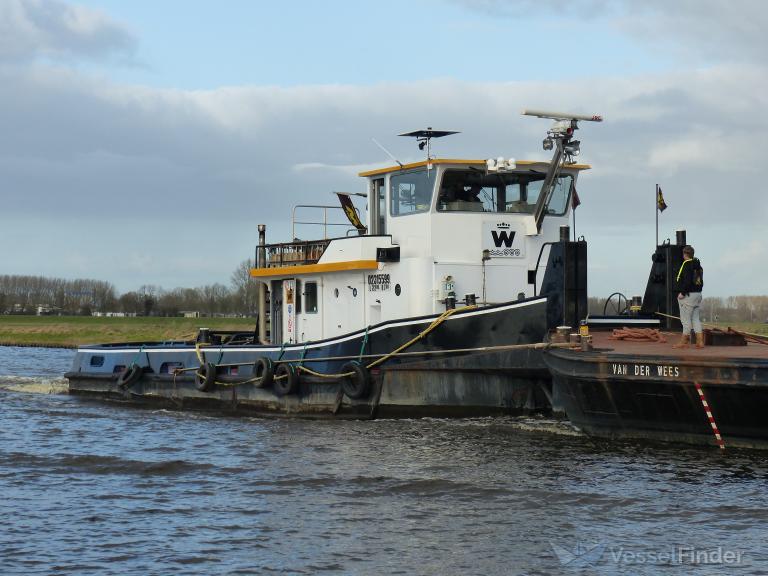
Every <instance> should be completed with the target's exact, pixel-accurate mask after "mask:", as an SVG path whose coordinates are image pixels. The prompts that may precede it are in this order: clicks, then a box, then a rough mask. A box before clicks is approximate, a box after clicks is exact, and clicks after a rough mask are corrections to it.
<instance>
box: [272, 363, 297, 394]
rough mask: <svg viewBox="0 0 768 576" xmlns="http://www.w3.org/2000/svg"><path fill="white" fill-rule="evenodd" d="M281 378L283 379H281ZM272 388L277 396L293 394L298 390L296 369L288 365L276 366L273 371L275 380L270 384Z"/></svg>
mask: <svg viewBox="0 0 768 576" xmlns="http://www.w3.org/2000/svg"><path fill="white" fill-rule="evenodd" d="M281 376H285V377H284V378H281ZM272 388H273V389H274V390H275V394H276V395H278V396H287V395H288V394H295V393H296V391H297V390H298V389H299V373H298V371H297V370H296V367H295V366H294V365H293V364H288V363H282V364H278V366H277V368H276V369H275V380H274V382H273V383H272Z"/></svg>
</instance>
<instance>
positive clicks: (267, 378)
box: [253, 356, 275, 388]
mask: <svg viewBox="0 0 768 576" xmlns="http://www.w3.org/2000/svg"><path fill="white" fill-rule="evenodd" d="M253 377H254V378H261V380H257V381H256V382H255V385H256V388H269V387H270V386H271V385H272V383H273V382H274V380H275V363H274V362H272V359H271V358H267V357H266V356H262V357H261V358H257V359H256V362H254V364H253Z"/></svg>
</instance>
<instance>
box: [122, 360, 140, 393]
mask: <svg viewBox="0 0 768 576" xmlns="http://www.w3.org/2000/svg"><path fill="white" fill-rule="evenodd" d="M143 374H144V368H142V367H141V366H139V365H138V364H136V363H135V362H132V363H131V364H130V365H128V367H126V368H125V369H124V370H123V371H122V372H120V376H118V377H117V387H118V388H120V389H121V390H125V389H126V388H129V387H130V386H133V385H134V384H136V382H138V381H139V379H140V378H141V376H142V375H143Z"/></svg>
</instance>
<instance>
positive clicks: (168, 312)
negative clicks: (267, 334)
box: [0, 259, 258, 316]
mask: <svg viewBox="0 0 768 576" xmlns="http://www.w3.org/2000/svg"><path fill="white" fill-rule="evenodd" d="M252 266H253V261H252V260H251V259H248V260H244V261H242V262H241V263H240V264H239V265H238V266H237V268H236V269H235V271H234V272H233V273H232V276H231V277H230V285H229V286H225V285H223V284H218V283H217V284H209V285H206V286H198V287H196V288H174V289H172V290H165V289H163V288H162V287H160V286H155V285H151V284H145V285H143V286H140V287H139V288H138V289H137V290H132V291H129V292H125V293H123V294H118V292H117V290H116V289H115V287H114V286H113V285H112V284H111V283H109V282H104V281H102V280H92V279H76V280H65V279H62V278H46V277H44V276H19V275H5V276H1V275H0V314H55V315H59V314H61V315H87V316H90V315H91V314H94V313H102V314H107V313H114V312H117V313H122V314H129V315H134V314H135V315H137V316H179V315H181V314H182V313H184V312H197V313H200V314H203V315H207V316H213V315H217V314H227V315H231V314H236V315H244V316H252V315H254V314H255V312H256V308H257V297H258V289H257V285H256V283H255V282H254V281H253V280H252V279H251V277H250V269H251V267H252Z"/></svg>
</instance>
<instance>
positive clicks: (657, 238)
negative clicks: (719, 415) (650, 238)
mask: <svg viewBox="0 0 768 576" xmlns="http://www.w3.org/2000/svg"><path fill="white" fill-rule="evenodd" d="M653 205H654V206H655V207H656V246H654V247H653V250H654V251H655V250H656V248H658V247H659V185H658V184H656V194H655V195H654V197H653Z"/></svg>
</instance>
